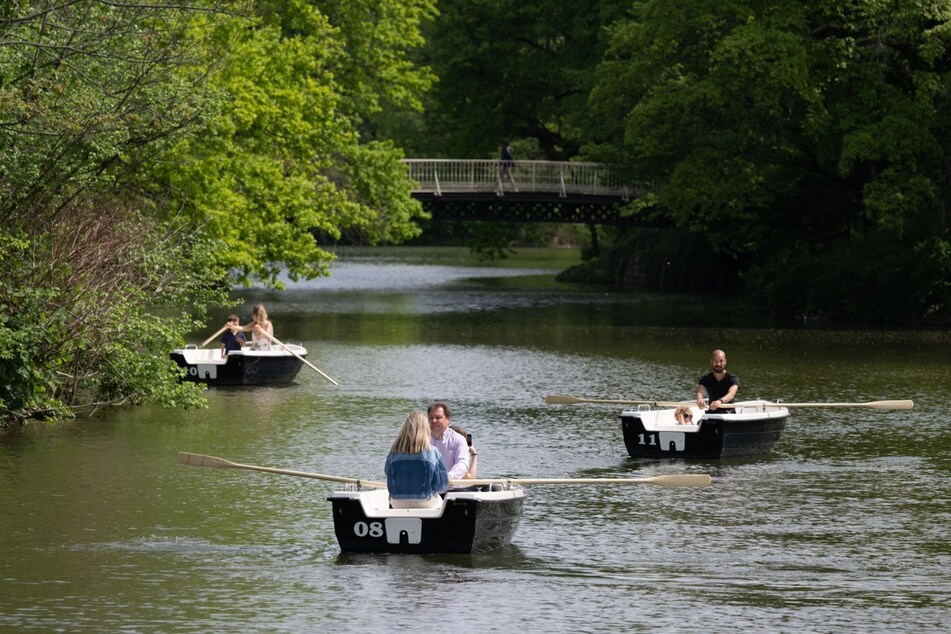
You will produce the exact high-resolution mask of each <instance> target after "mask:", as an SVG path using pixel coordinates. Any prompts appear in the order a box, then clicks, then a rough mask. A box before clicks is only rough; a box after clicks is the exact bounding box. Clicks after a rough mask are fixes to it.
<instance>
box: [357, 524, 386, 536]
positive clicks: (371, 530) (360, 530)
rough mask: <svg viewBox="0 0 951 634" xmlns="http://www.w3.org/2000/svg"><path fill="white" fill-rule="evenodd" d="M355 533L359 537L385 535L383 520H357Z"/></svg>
mask: <svg viewBox="0 0 951 634" xmlns="http://www.w3.org/2000/svg"><path fill="white" fill-rule="evenodd" d="M353 534H354V535H356V536H357V537H366V536H367V535H369V536H370V537H383V524H382V523H381V522H370V523H369V524H367V523H366V522H357V523H356V524H354V525H353Z"/></svg>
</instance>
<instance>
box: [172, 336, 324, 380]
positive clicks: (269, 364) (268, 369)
mask: <svg viewBox="0 0 951 634" xmlns="http://www.w3.org/2000/svg"><path fill="white" fill-rule="evenodd" d="M285 348H286V349H285ZM169 356H170V357H171V359H172V360H173V361H175V363H177V364H178V365H179V367H181V368H184V369H185V379H186V380H188V381H196V382H198V383H205V384H207V385H209V386H226V385H269V384H271V385H273V384H279V383H290V382H291V381H293V380H294V378H295V377H296V376H297V373H298V372H300V369H301V366H302V365H303V363H304V357H305V356H307V350H306V349H305V348H304V347H303V346H299V345H296V344H288V345H286V346H284V347H283V348H279V347H272V349H270V350H252V349H250V348H242V349H241V350H232V351H230V352H229V353H228V356H222V355H221V350H220V349H219V348H199V347H197V346H194V345H187V346H185V347H184V348H176V349H175V350H172V352H171V353H170V354H169Z"/></svg>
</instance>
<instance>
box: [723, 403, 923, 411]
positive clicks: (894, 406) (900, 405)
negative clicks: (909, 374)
mask: <svg viewBox="0 0 951 634" xmlns="http://www.w3.org/2000/svg"><path fill="white" fill-rule="evenodd" d="M760 405H762V406H763V407H870V408H872V409H913V408H914V407H915V402H914V401H868V402H866V403H768V402H763V401H749V402H739V403H732V404H727V405H724V406H723V407H743V406H746V407H755V406H760Z"/></svg>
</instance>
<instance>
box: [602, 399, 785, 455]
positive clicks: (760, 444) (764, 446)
mask: <svg viewBox="0 0 951 634" xmlns="http://www.w3.org/2000/svg"><path fill="white" fill-rule="evenodd" d="M694 411H695V412H696V413H695V414H694V418H695V419H697V418H698V417H699V419H700V420H699V421H698V423H697V424H694V425H676V424H674V422H673V415H672V413H669V412H670V410H661V411H658V410H654V411H650V410H630V411H624V412H621V428H622V430H623V433H624V445H625V446H626V447H627V452H628V454H630V456H631V457H632V458H737V457H749V456H761V455H765V454H768V453H769V452H771V451H772V450H773V448H774V447H775V446H776V443H777V442H779V439H780V437H781V436H782V433H783V430H785V429H786V420H787V419H788V418H789V410H788V409H786V408H784V407H763V406H751V407H744V408H742V409H740V410H738V411H737V412H735V413H722V414H714V413H704V412H700V411H699V410H696V409H695V410H694ZM661 412H663V413H664V415H661ZM668 413H669V417H670V420H669V421H667V420H666V418H665V416H667V415H668ZM700 414H702V416H700Z"/></svg>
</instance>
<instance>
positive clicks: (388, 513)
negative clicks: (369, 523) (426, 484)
mask: <svg viewBox="0 0 951 634" xmlns="http://www.w3.org/2000/svg"><path fill="white" fill-rule="evenodd" d="M524 496H525V492H524V491H523V490H522V489H521V488H520V487H512V488H509V489H505V490H500V491H468V490H459V491H449V492H448V493H446V495H445V496H444V498H443V502H442V504H441V505H440V506H438V507H436V508H429V509H426V508H415V509H394V508H390V495H389V491H387V490H386V489H364V490H359V491H357V490H344V491H334V492H333V494H332V495H331V496H330V499H334V498H348V499H358V500H360V505H361V506H362V507H363V514H364V515H366V516H367V517H374V518H385V517H422V518H439V517H442V514H443V512H444V511H445V509H446V504H447V503H448V502H450V501H452V500H479V501H482V502H489V501H503V500H510V499H514V498H518V497H524Z"/></svg>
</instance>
